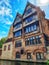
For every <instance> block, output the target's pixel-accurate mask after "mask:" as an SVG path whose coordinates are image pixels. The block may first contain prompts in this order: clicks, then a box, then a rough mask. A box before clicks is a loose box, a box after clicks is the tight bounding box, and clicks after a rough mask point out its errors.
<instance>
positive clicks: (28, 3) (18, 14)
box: [14, 1, 37, 21]
mask: <svg viewBox="0 0 49 65" xmlns="http://www.w3.org/2000/svg"><path fill="white" fill-rule="evenodd" d="M28 5H30V6H31V7H32V8H37V7H36V6H35V5H33V4H31V3H30V2H28V1H27V4H26V7H25V9H24V12H23V14H22V15H21V14H20V13H19V12H17V15H16V17H17V16H19V17H20V18H21V17H22V16H23V15H24V14H25V11H26V8H27V6H28ZM16 17H15V19H14V21H15V20H16Z"/></svg>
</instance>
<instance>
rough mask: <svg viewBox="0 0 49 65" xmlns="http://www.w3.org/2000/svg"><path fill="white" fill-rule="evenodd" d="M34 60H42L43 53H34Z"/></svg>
mask: <svg viewBox="0 0 49 65" xmlns="http://www.w3.org/2000/svg"><path fill="white" fill-rule="evenodd" d="M36 58H37V59H38V60H40V59H44V54H43V53H36Z"/></svg>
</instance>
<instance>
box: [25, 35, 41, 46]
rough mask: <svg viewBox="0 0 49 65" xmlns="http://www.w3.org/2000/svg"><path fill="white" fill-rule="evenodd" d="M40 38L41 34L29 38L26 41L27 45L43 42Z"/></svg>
mask: <svg viewBox="0 0 49 65" xmlns="http://www.w3.org/2000/svg"><path fill="white" fill-rule="evenodd" d="M40 39H41V37H40V36H36V37H30V38H27V39H26V41H25V46H29V45H35V44H40V43H41V40H40Z"/></svg>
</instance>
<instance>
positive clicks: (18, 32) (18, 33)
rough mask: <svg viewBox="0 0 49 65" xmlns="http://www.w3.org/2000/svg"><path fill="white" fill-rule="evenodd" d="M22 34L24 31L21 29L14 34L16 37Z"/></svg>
mask: <svg viewBox="0 0 49 65" xmlns="http://www.w3.org/2000/svg"><path fill="white" fill-rule="evenodd" d="M21 35H22V31H21V30H19V31H16V32H15V33H14V36H15V37H19V36H21Z"/></svg>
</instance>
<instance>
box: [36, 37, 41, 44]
mask: <svg viewBox="0 0 49 65" xmlns="http://www.w3.org/2000/svg"><path fill="white" fill-rule="evenodd" d="M35 40H36V44H40V43H41V40H40V36H36V38H35Z"/></svg>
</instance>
